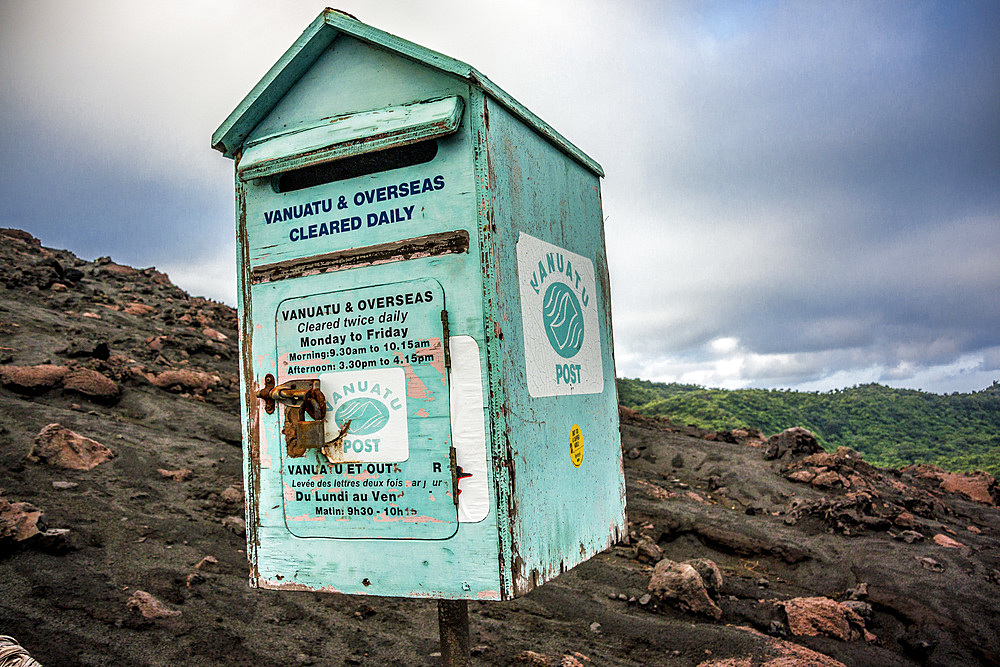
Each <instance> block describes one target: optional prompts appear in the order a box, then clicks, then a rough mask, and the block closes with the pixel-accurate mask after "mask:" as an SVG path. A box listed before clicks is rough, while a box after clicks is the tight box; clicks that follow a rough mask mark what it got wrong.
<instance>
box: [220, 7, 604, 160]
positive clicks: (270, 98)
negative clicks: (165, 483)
mask: <svg viewBox="0 0 1000 667" xmlns="http://www.w3.org/2000/svg"><path fill="white" fill-rule="evenodd" d="M339 34H344V35H349V36H350V37H353V38H355V39H357V40H359V41H361V42H364V43H366V44H372V45H374V46H377V47H379V48H381V49H385V50H387V51H391V52H393V53H397V54H399V55H401V56H403V57H405V58H409V59H410V60H413V61H416V62H418V63H421V64H423V65H426V66H427V67H430V68H433V69H436V70H439V71H441V72H444V73H446V74H451V75H452V76H455V77H458V78H460V79H464V80H466V81H468V82H469V83H471V84H473V85H475V86H478V87H479V88H481V89H482V90H483V92H485V93H486V94H487V95H489V96H490V97H492V98H493V99H494V100H496V101H497V102H498V103H499V104H500V105H502V106H503V107H505V108H506V109H507V110H508V111H510V112H511V113H512V114H514V116H516V117H517V118H519V119H521V120H522V121H523V122H525V123H527V124H528V125H530V126H531V127H532V128H534V129H535V131H536V132H538V133H539V134H540V135H542V136H543V137H545V138H546V139H548V140H549V141H550V142H552V143H553V144H555V145H556V146H557V147H558V148H559V149H560V150H562V151H563V152H564V153H566V154H567V155H569V156H570V157H572V158H573V159H575V160H576V161H577V162H579V163H580V164H582V165H583V166H584V167H586V168H587V169H589V170H590V171H592V172H594V173H595V174H597V175H598V176H604V170H603V169H602V168H601V165H599V164H598V163H597V162H595V161H594V160H593V159H592V158H591V157H590V156H588V155H587V154H586V153H584V152H583V151H581V150H580V149H579V148H577V147H576V146H574V145H573V144H572V143H570V142H569V141H568V140H567V139H566V138H565V137H563V136H562V135H561V134H559V133H558V132H556V131H555V130H554V129H552V127H551V126H550V125H549V124H548V123H546V122H545V121H543V120H542V119H541V118H539V117H538V116H536V115H535V114H533V113H532V112H531V111H529V110H528V109H527V108H525V107H524V106H523V105H522V104H520V103H519V102H518V101H517V100H515V99H514V98H513V97H511V96H510V95H508V94H507V93H506V92H504V91H503V90H502V89H501V88H500V87H499V86H497V85H496V84H495V83H493V82H492V81H490V80H489V79H487V78H486V77H485V76H483V75H482V73H480V72H479V71H478V70H477V69H476V68H474V67H472V66H470V65H466V64H465V63H463V62H461V61H459V60H455V59H454V58H449V57H448V56H445V55H442V54H440V53H437V52H436V51H431V50H430V49H428V48H425V47H423V46H420V45H419V44H414V43H413V42H408V41H406V40H405V39H400V38H399V37H396V36H395V35H390V34H389V33H387V32H383V31H382V30H378V29H377V28H373V27H371V26H369V25H366V24H364V23H362V22H360V21H358V20H356V19H354V18H352V17H350V16H348V15H346V14H344V13H342V12H339V11H337V10H335V9H324V10H323V12H322V13H321V14H320V15H319V16H318V17H316V20H315V21H313V22H312V23H310V24H309V27H308V28H306V29H305V31H304V32H303V33H302V35H301V36H300V37H299V38H298V39H297V40H295V43H294V44H292V46H291V47H290V48H289V49H288V50H287V51H285V53H284V55H282V56H281V58H280V59H279V60H278V62H276V63H275V64H274V66H273V67H271V69H270V70H269V71H268V72H267V74H265V75H264V78H262V79H261V80H260V81H259V82H258V83H257V85H256V86H254V87H253V90H251V91H250V92H249V94H247V96H246V97H244V98H243V101H242V102H240V104H239V106H237V107H236V109H234V110H233V112H232V113H231V114H229V118H227V119H226V120H225V122H224V123H222V125H220V126H219V129H217V130H216V131H215V134H213V135H212V148H215V149H216V150H218V151H221V152H222V154H223V155H225V156H226V157H229V158H232V157H235V156H236V154H237V152H239V150H240V148H241V147H242V146H243V142H244V141H246V138H247V136H249V134H250V132H251V131H253V129H254V128H255V127H256V126H257V124H258V123H260V122H261V121H262V120H264V118H265V117H266V116H267V114H268V113H269V112H270V111H271V109H273V108H274V106H275V105H276V104H277V103H278V101H279V100H281V98H282V97H284V95H285V93H287V92H288V91H289V90H291V88H292V86H294V85H295V83H296V82H297V81H298V80H299V78H300V77H301V76H302V75H303V74H304V73H305V72H306V71H307V70H308V69H309V68H310V67H311V66H312V65H313V63H315V62H316V60H317V59H318V58H319V57H320V55H322V54H323V52H324V51H325V50H326V49H327V47H329V46H330V44H332V43H333V40H334V39H335V38H336V37H337V35H339Z"/></svg>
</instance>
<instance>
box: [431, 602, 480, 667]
mask: <svg viewBox="0 0 1000 667" xmlns="http://www.w3.org/2000/svg"><path fill="white" fill-rule="evenodd" d="M438 629H439V630H440V632H441V664H442V665H443V666H444V667H469V665H471V664H472V659H471V657H470V655H469V602H468V601H467V600H438Z"/></svg>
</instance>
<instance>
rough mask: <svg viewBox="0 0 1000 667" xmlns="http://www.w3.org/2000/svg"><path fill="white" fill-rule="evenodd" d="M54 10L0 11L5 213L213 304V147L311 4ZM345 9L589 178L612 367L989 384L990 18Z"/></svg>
mask: <svg viewBox="0 0 1000 667" xmlns="http://www.w3.org/2000/svg"><path fill="white" fill-rule="evenodd" d="M60 6H61V5H59V4H58V3H55V2H50V3H46V2H41V1H39V2H33V3H30V4H28V3H22V4H15V3H8V4H0V90H2V91H3V95H0V113H2V115H3V116H4V118H5V123H4V125H3V127H2V128H0V154H2V155H4V156H6V157H5V159H6V160H7V166H6V167H5V177H4V179H2V180H0V201H2V203H3V207H2V209H3V211H2V212H0V225H4V226H7V225H13V226H20V227H24V228H27V229H29V230H30V231H33V232H35V233H36V234H38V235H39V236H41V237H42V238H43V240H44V241H45V242H46V243H50V244H55V245H64V246H66V247H70V248H71V249H74V250H76V251H77V252H80V253H81V254H83V255H84V256H94V255H97V254H112V255H113V256H115V257H116V258H117V259H120V260H122V261H128V262H130V263H135V264H138V265H150V264H155V265H157V266H159V267H160V268H166V269H167V270H168V271H170V273H171V275H172V276H173V277H174V278H175V279H177V280H178V281H179V282H180V283H181V284H182V286H184V287H186V288H188V289H191V290H193V291H195V292H200V293H207V294H209V295H210V296H215V297H216V298H225V299H227V300H230V301H231V300H232V297H233V294H234V287H233V284H234V280H233V278H232V276H233V273H234V268H233V244H232V216H233V209H232V190H231V182H232V181H231V179H232V176H231V173H232V172H231V169H232V164H231V163H230V162H229V161H227V160H224V159H222V158H221V157H219V156H218V155H217V154H215V153H214V152H213V151H210V150H209V149H208V138H209V136H210V135H211V132H212V131H213V130H214V129H215V127H216V126H217V125H218V123H220V122H221V121H222V120H223V119H224V118H225V116H226V115H227V114H228V113H229V111H230V110H231V109H232V108H233V107H234V106H235V105H236V103H237V102H238V101H239V100H240V99H241V98H242V96H243V95H244V94H245V93H246V92H247V91H248V90H249V89H250V88H251V87H252V85H253V84H254V83H255V82H256V80H257V79H258V78H259V77H260V76H261V75H262V74H263V72H265V71H266V70H267V68H268V67H270V65H271V64H272V63H273V62H274V61H275V60H277V58H278V57H279V56H280V54H281V53H282V52H283V51H284V49H285V48H287V46H288V45H289V44H291V42H292V41H293V40H294V39H295V38H296V37H297V36H298V34H299V33H300V31H301V30H302V29H303V28H304V27H305V25H306V24H307V23H308V22H309V21H310V20H311V19H312V18H313V17H314V16H315V13H316V11H317V8H316V6H315V5H313V4H312V3H306V2H289V3H282V4H281V6H280V7H279V6H276V5H274V3H265V2H253V3H250V4H241V3H230V2H223V3H213V4H208V5H206V4H205V3H201V2H194V1H193V0H192V1H187V2H177V3H171V4H170V5H169V6H157V7H155V8H154V7H152V6H146V5H142V4H136V3H128V2H98V3H92V4H90V5H88V11H87V12H81V13H80V14H79V15H78V16H77V17H76V18H75V20H74V21H73V22H57V21H53V20H51V17H52V16H53V14H54V13H56V11H57V9H58V8H59V7H60ZM344 8H345V9H346V10H347V11H351V12H352V13H355V14H357V15H358V16H360V17H361V18H362V19H363V20H367V21H369V22H371V23H372V24H374V25H376V26H378V27H381V28H384V29H387V30H389V31H390V32H394V33H396V34H400V35H402V36H404V37H406V38H408V39H411V40H413V41H416V42H419V43H422V44H425V45H427V46H429V47H431V48H434V49H436V50H439V51H442V52H444V53H447V54H449V55H452V56H455V57H458V58H461V59H463V60H466V61H468V62H471V63H472V64H474V65H476V66H477V67H478V68H480V69H481V70H482V71H484V72H485V73H486V74H487V75H489V76H490V77H491V78H492V79H493V80H494V81H496V82H497V83H498V84H499V85H500V86H501V87H503V88H505V89H507V90H508V91H509V92H511V93H512V94H513V95H514V96H515V97H517V98H518V99H519V100H520V101H522V102H523V103H525V104H526V105H527V106H528V107H530V108H532V109H533V110H534V111H536V112H537V113H539V115H541V116H542V117H543V118H545V119H546V120H547V121H549V122H550V123H551V124H552V125H553V126H555V127H556V128H558V129H559V130H560V131H561V132H562V133H563V134H565V135H566V136H567V137H569V138H570V140H572V141H574V142H575V143H577V144H578V145H579V146H581V148H583V149H584V150H586V151H588V152H589V153H591V154H592V155H594V157H596V158H597V159H598V160H599V161H600V162H601V163H602V164H603V165H604V167H605V169H606V171H607V173H608V176H607V178H606V179H605V181H604V183H603V196H604V209H605V215H606V216H607V223H606V226H607V238H608V251H609V263H610V266H611V272H612V288H613V294H614V307H615V343H616V360H617V363H618V368H619V372H620V373H621V374H624V375H628V376H642V377H646V378H649V379H659V380H684V381H695V382H700V383H702V384H710V385H724V386H800V387H803V388H810V389H813V388H816V389H825V388H831V387H834V386H841V385H844V384H853V383H855V382H861V381H883V382H890V383H894V384H902V385H907V386H923V387H926V388H931V389H937V390H941V391H951V390H953V389H956V388H957V389H966V390H967V389H972V388H976V387H979V386H985V385H987V384H989V383H990V381H992V379H993V378H992V377H991V376H990V373H993V374H994V375H995V374H996V370H997V369H998V368H1000V363H998V362H997V361H996V359H997V352H996V350H997V349H1000V334H998V332H1000V296H998V295H1000V269H998V266H1000V262H998V261H997V259H996V258H997V257H1000V140H998V139H1000V136H998V134H1000V71H998V70H1000V64H998V63H1000V7H998V6H997V5H995V4H994V3H990V2H969V3H953V2H943V1H942V2H931V3H922V4H919V5H914V4H906V5H903V4H875V5H873V4H871V3H861V2H858V3H837V4H835V5H823V4H812V3H792V4H773V5H764V6H760V5H750V4H747V5H740V4H732V3H718V4H711V3H694V2H691V3H685V2H677V3H659V2H652V1H648V2H633V3H627V4H626V5H624V6H621V7H616V8H614V11H611V10H609V8H608V6H607V5H601V4H598V3H596V2H593V1H590V2H585V3H583V4H582V5H581V4H580V3H570V2H568V0H564V1H561V2H553V3H544V4H543V5H539V4H538V3H530V2H528V1H527V0H517V1H516V2H513V3H504V4H503V5H500V4H497V5H480V6H477V8H476V10H475V11H469V8H468V6H467V5H466V4H464V3H460V2H458V1H457V0H439V1H437V2H426V3H404V2H386V3H382V4H379V5H371V4H370V3H363V2H360V0H359V1H358V2H352V1H348V2H347V4H346V5H344ZM154 11H155V20H154V19H153V15H152V12H154ZM154 26H155V28H154ZM920 383H923V384H920Z"/></svg>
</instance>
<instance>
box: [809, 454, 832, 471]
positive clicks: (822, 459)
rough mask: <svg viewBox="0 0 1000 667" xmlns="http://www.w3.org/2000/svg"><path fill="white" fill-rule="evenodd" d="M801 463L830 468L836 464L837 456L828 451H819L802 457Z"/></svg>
mask: <svg viewBox="0 0 1000 667" xmlns="http://www.w3.org/2000/svg"><path fill="white" fill-rule="evenodd" d="M802 465H805V466H813V467H816V468H822V467H827V468H832V467H833V466H835V465H837V458H836V457H835V456H834V455H833V454H831V453H829V452H819V453H818V454H810V455H809V456H807V457H805V458H804V459H802Z"/></svg>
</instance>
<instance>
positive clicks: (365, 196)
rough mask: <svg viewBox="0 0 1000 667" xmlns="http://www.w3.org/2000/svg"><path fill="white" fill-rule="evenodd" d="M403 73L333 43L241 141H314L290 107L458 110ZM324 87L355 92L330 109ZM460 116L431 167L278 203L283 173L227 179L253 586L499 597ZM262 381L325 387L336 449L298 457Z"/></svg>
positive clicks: (423, 76)
mask: <svg viewBox="0 0 1000 667" xmlns="http://www.w3.org/2000/svg"><path fill="white" fill-rule="evenodd" d="M411 70H422V68H420V67H419V66H417V65H415V64H413V63H412V62H410V61H408V60H406V59H403V58H400V57H398V56H393V55H392V54H388V53H386V52H384V51H380V50H378V49H374V48H372V47H368V46H365V45H363V44H361V43H360V42H356V41H354V40H352V39H349V38H346V37H338V38H337V40H335V41H334V43H333V45H332V47H331V49H330V51H329V53H327V54H326V55H324V56H322V57H321V58H320V59H319V60H318V61H317V63H316V65H314V66H313V68H312V70H310V71H309V73H308V74H307V75H306V76H304V77H303V78H302V80H301V81H300V82H299V83H298V84H297V85H296V87H294V88H293V89H292V91H291V92H289V93H288V94H287V95H286V96H285V99H284V100H283V101H282V102H281V103H280V104H279V105H278V106H277V107H276V108H275V110H274V111H273V112H272V115H271V116H269V117H268V118H267V119H265V121H263V122H262V123H261V124H260V127H259V131H258V130H255V131H254V133H252V134H251V137H250V139H249V141H254V139H255V138H256V139H260V138H261V137H263V136H265V135H274V134H275V133H276V132H278V130H279V129H280V128H281V127H282V126H287V127H290V128H293V129H294V127H296V126H302V125H308V126H309V127H315V126H316V122H315V121H316V119H315V117H312V118H307V119H305V120H303V121H302V122H299V119H297V118H296V117H295V113H296V108H295V105H294V104H293V102H294V101H295V100H299V101H301V102H302V105H303V106H302V108H307V109H309V110H310V111H309V113H310V114H319V113H323V114H326V115H330V116H332V117H336V118H342V117H344V114H351V113H354V112H359V113H361V112H368V111H370V110H371V109H376V108H382V107H399V105H408V104H419V103H420V102H421V100H432V101H433V100H440V99H445V98H448V97H454V96H459V97H461V99H462V100H463V101H467V100H468V97H469V94H470V92H469V87H468V85H467V84H463V83H462V82H460V81H456V80H455V79H453V78H451V77H447V76H444V75H433V76H432V75H431V74H429V73H428V72H427V71H426V70H422V71H421V72H420V73H419V76H416V75H414V76H410V75H409V74H407V73H408V72H410V71H411ZM382 75H384V76H385V78H386V79H387V80H391V81H392V86H390V87H387V88H385V89H381V88H380V86H379V80H380V77H381V76H382ZM330 78H339V79H340V80H358V81H362V80H363V81H365V82H366V85H367V87H366V89H365V92H364V95H362V96H360V97H359V96H358V95H345V96H343V97H342V98H339V97H338V96H337V94H336V93H335V92H334V91H332V90H331V88H330V86H329V85H328V81H326V79H330ZM408 87H409V88H408ZM380 91H381V92H380ZM356 98H357V99H356ZM359 100H360V101H359ZM348 103H349V104H351V105H352V106H350V107H347V108H345V107H344V106H343V104H348ZM463 103H464V102H463ZM353 105H357V106H363V105H375V106H367V107H366V108H353ZM459 108H462V109H463V111H462V114H463V116H462V118H463V120H462V122H461V123H460V124H459V126H458V129H457V130H456V131H454V132H453V133H451V134H449V135H447V136H441V137H438V138H436V139H434V140H433V141H434V142H435V143H436V146H435V151H434V152H433V155H432V156H431V157H430V158H429V159H426V160H423V161H418V162H414V163H402V164H389V165H388V167H387V168H385V169H383V170H378V171H369V172H368V173H362V174H360V175H356V176H349V177H343V178H336V179H332V180H330V181H329V182H319V183H315V184H310V185H308V186H307V187H301V188H297V189H289V190H287V191H283V190H282V188H280V187H275V181H274V179H275V178H278V177H283V175H282V174H276V175H273V176H269V177H268V178H258V179H249V180H247V181H246V182H242V181H238V182H237V206H238V211H237V213H238V218H239V225H240V229H239V232H238V233H239V243H240V251H241V254H240V278H241V280H240V282H241V285H240V290H241V302H240V311H241V312H240V316H241V322H242V325H243V331H242V333H243V335H242V338H241V355H242V357H243V362H242V363H243V367H242V368H243V381H244V383H246V387H245V391H244V410H245V413H244V414H245V418H246V424H247V427H246V433H247V451H246V457H247V462H246V463H247V464H246V486H247V492H248V507H247V532H248V535H247V540H248V558H249V560H250V563H251V584H252V585H255V586H261V587H266V588H276V589H292V590H323V591H337V592H345V593H355V594H367V595H385V596H404V597H416V596H423V597H439V598H467V599H497V598H500V597H501V596H502V586H501V584H500V573H499V557H498V553H499V544H498V539H497V524H496V512H495V510H494V509H493V501H494V499H493V497H492V496H493V491H492V488H493V479H492V470H491V468H490V465H489V457H488V455H487V441H488V437H489V435H488V432H487V429H488V421H487V419H486V413H485V410H486V408H485V405H486V402H487V394H486V390H485V389H484V385H483V381H484V379H485V377H486V372H485V350H486V346H485V335H484V326H483V305H482V295H483V286H482V271H481V268H480V267H481V263H480V239H479V228H478V224H477V205H476V195H475V192H476V188H475V181H474V150H473V143H472V137H471V133H470V129H469V121H468V109H467V107H459ZM319 109H322V111H319ZM306 121H308V122H306ZM278 136H281V135H280V132H278ZM374 139H377V137H375V138H373V140H374ZM366 141H368V139H364V140H361V141H359V144H358V145H357V146H356V147H355V149H354V154H356V155H361V156H364V155H365V151H366V150H367V149H366V143H365V142H366ZM349 158H350V156H348V158H347V159H349ZM345 221H346V222H345ZM334 222H336V223H337V224H336V225H333V224H332V223H334ZM267 374H272V375H273V376H274V378H275V381H276V382H277V383H278V384H279V385H280V384H281V383H282V382H284V381H286V380H295V379H317V380H319V383H320V388H321V390H322V393H323V395H324V397H325V399H326V416H325V417H324V428H325V430H326V440H327V441H328V442H329V441H331V440H333V436H337V435H338V434H339V433H341V431H342V430H343V427H344V426H345V425H347V422H348V421H349V422H350V424H349V426H348V427H347V429H346V433H344V434H343V435H344V437H343V438H342V439H340V440H339V442H337V443H336V444H334V445H331V446H330V447H328V448H327V449H326V451H325V453H324V452H323V451H321V450H319V449H315V448H313V449H307V450H306V451H305V452H304V453H303V454H302V455H301V456H291V455H290V453H291V452H290V450H289V446H288V441H287V435H288V433H289V428H288V424H289V419H288V418H287V417H286V415H285V414H284V412H285V408H284V407H283V406H281V405H279V406H278V409H277V410H276V411H275V412H274V413H273V414H267V413H266V412H265V410H264V406H263V404H262V402H261V401H259V400H258V399H257V398H256V394H257V392H258V391H259V390H260V388H261V386H263V383H264V379H265V377H266V375H267ZM296 453H298V452H296ZM456 487H457V488H456ZM456 490H457V491H458V493H456ZM456 496H457V502H456Z"/></svg>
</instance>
